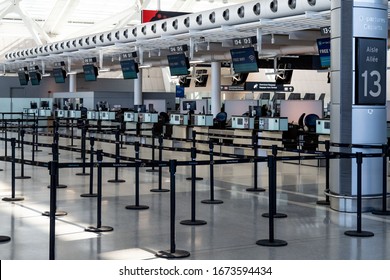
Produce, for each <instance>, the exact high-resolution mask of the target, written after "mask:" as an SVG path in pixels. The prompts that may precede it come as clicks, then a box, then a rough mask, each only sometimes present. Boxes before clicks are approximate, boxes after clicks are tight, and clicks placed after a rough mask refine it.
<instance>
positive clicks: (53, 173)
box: [49, 161, 58, 260]
mask: <svg viewBox="0 0 390 280" xmlns="http://www.w3.org/2000/svg"><path fill="white" fill-rule="evenodd" d="M49 171H50V186H51V187H50V211H49V213H50V214H49V218H50V226H49V259H50V260H54V259H55V239H56V214H57V213H56V208H57V188H56V180H57V179H56V177H57V172H58V162H55V161H51V162H50V163H49Z"/></svg>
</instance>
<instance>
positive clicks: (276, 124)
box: [259, 118, 288, 131]
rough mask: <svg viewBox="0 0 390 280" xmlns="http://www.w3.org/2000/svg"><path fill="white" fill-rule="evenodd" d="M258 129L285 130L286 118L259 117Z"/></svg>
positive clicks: (286, 128)
mask: <svg viewBox="0 0 390 280" xmlns="http://www.w3.org/2000/svg"><path fill="white" fill-rule="evenodd" d="M259 130H265V131H287V130H288V119H287V118H259Z"/></svg>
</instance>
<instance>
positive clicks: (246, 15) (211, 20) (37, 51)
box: [5, 0, 330, 61]
mask: <svg viewBox="0 0 390 280" xmlns="http://www.w3.org/2000/svg"><path fill="white" fill-rule="evenodd" d="M292 2H295V8H294V9H292V8H291V3H292ZM275 3H277V4H276V5H277V11H273V10H274V9H272V7H275ZM329 9H330V0H317V1H308V0H296V1H275V0H264V1H251V2H248V3H245V4H237V5H232V6H229V7H223V8H219V9H215V10H208V11H204V12H199V13H194V14H191V15H183V16H178V17H174V18H168V19H163V20H159V21H155V22H149V23H144V24H140V25H137V26H135V27H131V28H123V29H117V30H113V31H108V32H103V33H98V34H91V35H89V36H83V37H79V38H73V39H69V40H64V41H60V42H56V43H52V44H47V45H44V46H43V47H41V46H39V47H35V48H29V49H25V50H17V51H13V52H9V53H7V54H6V55H5V58H6V59H7V60H10V61H16V60H22V59H26V58H35V57H39V56H47V55H55V54H62V53H66V52H74V51H79V50H83V49H90V48H94V47H102V46H114V45H115V44H116V43H137V44H139V45H142V40H146V39H153V38H161V37H167V36H172V35H177V34H187V33H188V31H189V28H190V27H195V28H196V30H197V31H200V30H207V29H214V28H221V27H222V26H234V25H235V24H244V23H253V22H258V21H259V20H260V19H275V18H282V17H288V16H295V15H301V14H305V13H306V12H308V11H312V12H320V11H326V10H329ZM226 15H228V16H226Z"/></svg>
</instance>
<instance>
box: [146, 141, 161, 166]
mask: <svg viewBox="0 0 390 280" xmlns="http://www.w3.org/2000/svg"><path fill="white" fill-rule="evenodd" d="M160 136H161V135H160ZM159 140H160V137H159ZM154 141H155V135H154V133H152V162H153V163H154V162H155V157H154V150H155V148H156V147H155V146H156V145H155V143H154ZM145 171H146V172H158V170H156V169H154V165H153V166H152V168H151V169H146V170H145Z"/></svg>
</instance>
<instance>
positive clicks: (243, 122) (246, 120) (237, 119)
mask: <svg viewBox="0 0 390 280" xmlns="http://www.w3.org/2000/svg"><path fill="white" fill-rule="evenodd" d="M254 126H255V119H254V118H251V117H247V116H232V128H234V129H254Z"/></svg>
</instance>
